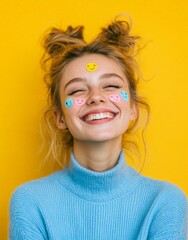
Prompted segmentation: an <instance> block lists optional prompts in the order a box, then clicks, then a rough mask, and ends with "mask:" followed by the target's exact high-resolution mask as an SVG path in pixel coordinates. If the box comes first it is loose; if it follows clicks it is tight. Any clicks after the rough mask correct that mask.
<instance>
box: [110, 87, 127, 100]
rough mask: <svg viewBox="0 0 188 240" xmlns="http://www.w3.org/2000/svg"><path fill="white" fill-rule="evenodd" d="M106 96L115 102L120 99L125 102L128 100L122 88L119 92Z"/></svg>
mask: <svg viewBox="0 0 188 240" xmlns="http://www.w3.org/2000/svg"><path fill="white" fill-rule="evenodd" d="M108 98H109V100H110V101H111V102H116V103H117V102H120V101H125V102H128V101H129V96H128V93H127V92H126V91H124V90H122V91H121V92H120V93H119V94H112V95H109V96H108Z"/></svg>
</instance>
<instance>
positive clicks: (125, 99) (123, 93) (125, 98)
mask: <svg viewBox="0 0 188 240" xmlns="http://www.w3.org/2000/svg"><path fill="white" fill-rule="evenodd" d="M120 96H121V98H122V99H123V100H124V101H126V102H128V100H129V97H128V94H127V92H126V91H124V90H122V91H121V92H120Z"/></svg>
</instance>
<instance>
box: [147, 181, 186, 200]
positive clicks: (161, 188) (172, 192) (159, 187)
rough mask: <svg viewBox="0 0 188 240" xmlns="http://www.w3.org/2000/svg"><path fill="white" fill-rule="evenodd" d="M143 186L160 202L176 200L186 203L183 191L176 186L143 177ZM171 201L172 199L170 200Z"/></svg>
mask: <svg viewBox="0 0 188 240" xmlns="http://www.w3.org/2000/svg"><path fill="white" fill-rule="evenodd" d="M143 184H144V185H145V186H146V187H147V189H148V190H152V191H153V192H154V193H155V197H156V198H160V199H161V201H165V199H166V200H168V199H171V198H172V197H173V199H174V200H175V199H177V200H181V201H183V202H187V197H186V195H185V193H184V192H183V190H182V189H181V188H180V187H179V186H177V185H176V184H173V183H170V182H167V181H161V180H155V179H152V178H148V177H143ZM171 200H172V199H171Z"/></svg>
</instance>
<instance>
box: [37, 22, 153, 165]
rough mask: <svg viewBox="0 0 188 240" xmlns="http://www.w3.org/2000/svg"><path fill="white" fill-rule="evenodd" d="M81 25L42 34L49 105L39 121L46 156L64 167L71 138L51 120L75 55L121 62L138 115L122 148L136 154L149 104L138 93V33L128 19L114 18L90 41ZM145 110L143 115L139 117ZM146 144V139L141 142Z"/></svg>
mask: <svg viewBox="0 0 188 240" xmlns="http://www.w3.org/2000/svg"><path fill="white" fill-rule="evenodd" d="M83 29H84V27H83V26H78V27H75V28H73V27H71V26H68V28H67V29H66V30H65V31H64V30H61V29H57V28H52V29H50V31H49V33H48V34H47V35H46V36H45V38H44V41H43V47H44V49H45V52H44V55H43V57H42V67H43V69H44V71H45V75H44V80H45V83H46V85H47V89H48V107H47V109H46V111H45V112H44V118H43V123H42V128H43V139H44V144H45V146H46V149H47V155H46V156H47V158H52V159H55V160H56V161H58V163H59V164H60V165H61V166H62V167H65V166H66V165H67V163H68V160H67V158H66V153H67V152H68V151H69V150H70V149H71V147H72V145H73V138H72V136H71V134H70V132H69V130H67V129H66V130H60V129H59V128H58V127H57V126H56V123H55V120H54V116H53V115H54V111H55V110H56V111H59V112H62V107H61V102H60V92H59V89H60V83H61V78H62V74H63V70H64V68H65V67H66V65H67V64H68V63H69V62H71V61H72V60H73V59H75V58H79V57H81V56H83V55H86V54H95V53H96V54H101V55H104V56H106V57H108V58H110V59H113V60H114V61H116V62H117V63H118V64H120V66H121V68H122V70H123V72H124V74H125V76H126V78H127V80H128V86H129V91H130V101H131V103H134V104H135V105H136V107H137V111H138V114H137V118H136V120H135V121H133V122H131V124H130V126H129V128H128V130H127V131H126V132H125V133H124V135H123V144H122V147H123V148H124V149H126V150H127V151H130V152H133V153H136V152H139V151H138V146H137V143H136V142H134V141H132V140H131V138H132V136H133V133H135V132H137V130H138V129H142V130H141V135H142V140H143V141H144V137H143V133H144V129H145V127H146V125H147V121H148V117H149V105H148V104H147V102H146V101H145V99H143V98H142V97H141V96H139V95H138V92H137V86H138V83H139V78H140V72H139V68H138V65H137V61H136V59H135V58H136V55H137V53H138V51H139V48H138V44H137V41H138V40H139V39H140V37H139V36H132V35H131V34H130V30H131V27H130V24H129V23H128V22H127V21H118V20H115V21H113V22H112V23H111V24H109V25H108V26H107V27H106V28H102V30H101V32H100V33H99V34H98V35H97V37H96V38H95V39H94V40H93V41H91V42H89V43H86V41H85V40H84V38H83ZM141 110H144V112H145V113H144V115H143V116H144V117H142V116H141V114H140V113H141ZM144 146H145V142H144Z"/></svg>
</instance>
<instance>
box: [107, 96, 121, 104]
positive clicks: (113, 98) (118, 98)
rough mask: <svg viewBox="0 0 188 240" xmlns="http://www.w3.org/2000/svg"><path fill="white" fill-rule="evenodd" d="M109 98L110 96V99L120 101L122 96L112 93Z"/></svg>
mask: <svg viewBox="0 0 188 240" xmlns="http://www.w3.org/2000/svg"><path fill="white" fill-rule="evenodd" d="M108 98H109V99H110V101H112V102H119V101H120V96H119V95H117V94H113V95H110V96H109V97H108Z"/></svg>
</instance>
